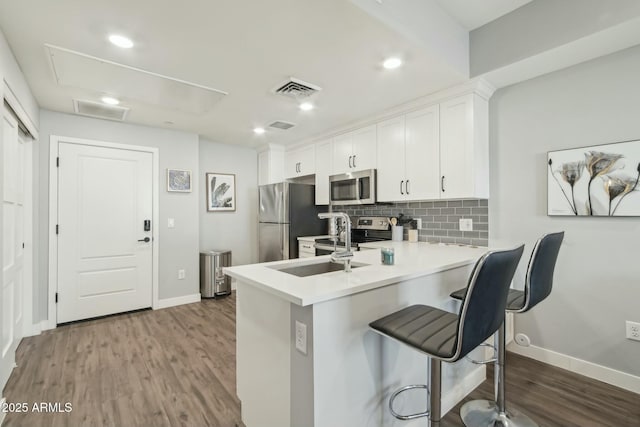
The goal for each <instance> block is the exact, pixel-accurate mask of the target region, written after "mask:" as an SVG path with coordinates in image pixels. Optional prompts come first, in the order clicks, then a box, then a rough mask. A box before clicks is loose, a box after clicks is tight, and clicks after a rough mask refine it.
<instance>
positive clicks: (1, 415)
mask: <svg viewBox="0 0 640 427" xmlns="http://www.w3.org/2000/svg"><path fill="white" fill-rule="evenodd" d="M6 400H7V399H6V398H4V397H3V398H2V399H0V425H2V422H3V421H4V417H5V416H6V415H7V413H6V412H4V411H3V410H2V408H3V407H4V402H5V401H6Z"/></svg>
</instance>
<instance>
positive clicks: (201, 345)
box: [3, 297, 240, 427]
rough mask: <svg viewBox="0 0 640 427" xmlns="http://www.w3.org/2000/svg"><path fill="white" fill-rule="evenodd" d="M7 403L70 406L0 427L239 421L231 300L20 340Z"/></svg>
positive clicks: (16, 417)
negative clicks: (60, 410)
mask: <svg viewBox="0 0 640 427" xmlns="http://www.w3.org/2000/svg"><path fill="white" fill-rule="evenodd" d="M16 359H17V364H18V367H17V368H16V369H15V370H14V371H13V373H12V375H11V378H10V379H9V382H8V384H7V386H6V388H5V390H4V396H6V397H7V401H9V402H28V403H29V405H32V404H33V403H34V402H62V404H63V405H64V403H65V402H71V403H72V405H73V411H72V412H70V413H59V414H50V413H49V414H42V413H28V414H20V413H9V414H7V417H6V419H5V421H4V423H3V426H20V427H24V426H29V427H31V426H33V427H36V426H74V427H75V426H117V427H123V426H145V427H146V426H221V427H227V426H230V427H234V426H235V425H236V423H239V420H240V402H239V401H238V399H237V398H236V394H235V369H236V368H235V300H234V299H233V297H228V298H224V299H221V300H218V301H210V300H205V301H203V302H202V303H196V304H188V305H183V306H179V307H172V308H167V309H164V310H157V311H144V312H137V313H132V314H124V315H120V316H113V317H108V318H103V319H98V320H94V321H89V322H82V323H75V324H71V325H67V326H61V327H58V328H57V329H55V330H52V331H47V332H45V333H43V334H42V335H40V336H36V337H31V338H26V339H24V340H23V341H22V343H21V344H20V347H19V348H18V354H17V355H16Z"/></svg>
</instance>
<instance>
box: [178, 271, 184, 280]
mask: <svg viewBox="0 0 640 427" xmlns="http://www.w3.org/2000/svg"><path fill="white" fill-rule="evenodd" d="M184 277H185V272H184V270H178V279H179V280H183V279H184Z"/></svg>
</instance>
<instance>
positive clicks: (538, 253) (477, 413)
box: [451, 232, 564, 427]
mask: <svg viewBox="0 0 640 427" xmlns="http://www.w3.org/2000/svg"><path fill="white" fill-rule="evenodd" d="M563 238H564V232H560V233H551V234H545V235H544V236H542V237H541V238H540V239H538V241H537V242H536V244H535V246H534V248H533V251H532V253H531V258H530V259H529V265H528V267H527V275H526V278H525V286H524V291H519V290H516V289H509V296H508V297H507V308H506V310H507V313H524V312H526V311H529V310H531V309H532V308H533V307H535V306H536V305H537V304H538V303H540V302H541V301H543V300H544V299H545V298H547V297H548V296H549V294H550V293H551V287H552V285H553V271H554V269H555V266H556V260H557V259H558V252H559V251H560V245H561V244H562V239H563ZM466 293H467V289H459V290H457V291H455V292H454V293H452V294H451V296H452V297H453V298H455V299H458V300H463V304H464V299H465V295H466ZM496 341H497V343H496V347H497V348H496V350H497V353H498V357H497V359H496V361H495V363H494V366H495V368H494V378H495V379H494V382H495V388H496V397H495V401H494V402H492V401H489V400H472V401H471V402H467V403H465V404H464V405H462V408H460V417H461V418H462V422H464V425H465V426H467V427H479V426H504V427H507V426H508V427H537V426H538V424H536V423H535V422H534V421H533V420H532V419H531V418H529V417H528V416H526V415H524V414H523V413H521V412H519V411H516V410H514V409H509V410H507V409H506V404H505V390H504V389H505V362H506V347H505V346H506V333H505V325H504V324H502V325H501V326H500V330H499V331H498V334H497V338H496Z"/></svg>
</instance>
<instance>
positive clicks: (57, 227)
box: [56, 224, 60, 234]
mask: <svg viewBox="0 0 640 427" xmlns="http://www.w3.org/2000/svg"><path fill="white" fill-rule="evenodd" d="M56 234H60V226H59V225H58V224H56Z"/></svg>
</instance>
